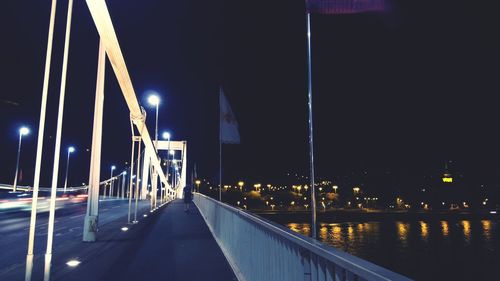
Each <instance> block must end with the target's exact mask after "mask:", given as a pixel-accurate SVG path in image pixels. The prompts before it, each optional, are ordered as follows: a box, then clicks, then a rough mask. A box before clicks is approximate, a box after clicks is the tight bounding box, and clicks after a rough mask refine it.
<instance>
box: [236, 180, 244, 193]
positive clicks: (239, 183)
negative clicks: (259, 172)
mask: <svg viewBox="0 0 500 281" xmlns="http://www.w3.org/2000/svg"><path fill="white" fill-rule="evenodd" d="M244 184H245V183H244V182H243V181H239V182H238V186H239V187H240V191H242V189H243V185H244Z"/></svg>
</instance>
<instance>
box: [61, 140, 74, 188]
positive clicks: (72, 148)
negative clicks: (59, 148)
mask: <svg viewBox="0 0 500 281" xmlns="http://www.w3.org/2000/svg"><path fill="white" fill-rule="evenodd" d="M73 152H75V148H74V147H72V146H70V147H68V157H67V158H66V179H65V180H64V193H66V188H67V187H68V170H69V155H70V154H71V153H73Z"/></svg>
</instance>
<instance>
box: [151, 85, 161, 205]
mask: <svg viewBox="0 0 500 281" xmlns="http://www.w3.org/2000/svg"><path fill="white" fill-rule="evenodd" d="M148 102H149V104H150V105H152V106H156V125H155V150H156V157H158V107H159V105H160V98H159V97H158V96H157V95H155V94H152V95H150V96H149V97H148ZM157 172H158V171H156V169H155V168H154V167H153V175H152V177H151V192H152V194H153V196H152V197H151V203H152V205H151V206H152V208H156V200H157V196H158V193H157V192H158V191H157V184H158V177H157V176H158V173H157Z"/></svg>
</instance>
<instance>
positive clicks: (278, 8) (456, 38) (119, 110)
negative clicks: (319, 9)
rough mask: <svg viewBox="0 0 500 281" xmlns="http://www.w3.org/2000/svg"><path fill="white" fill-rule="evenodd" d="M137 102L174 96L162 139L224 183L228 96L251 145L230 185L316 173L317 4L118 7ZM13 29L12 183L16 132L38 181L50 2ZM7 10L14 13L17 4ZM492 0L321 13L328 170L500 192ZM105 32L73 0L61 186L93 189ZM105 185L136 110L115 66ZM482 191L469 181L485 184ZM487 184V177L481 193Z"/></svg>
mask: <svg viewBox="0 0 500 281" xmlns="http://www.w3.org/2000/svg"><path fill="white" fill-rule="evenodd" d="M58 2H59V4H58V11H57V12H58V14H57V18H56V35H55V42H54V52H53V57H52V58H53V61H52V62H53V64H52V71H51V83H50V90H49V107H48V109H49V112H50V113H49V114H48V116H47V117H48V118H47V123H46V133H45V134H46V139H45V153H44V158H43V165H42V169H43V173H42V179H41V180H42V185H43V186H48V185H49V182H50V180H51V178H50V175H51V172H50V171H51V170H52V162H53V149H54V136H55V124H56V111H57V103H58V96H59V85H60V73H61V61H62V49H63V40H64V28H65V21H66V6H67V1H58ZM107 3H108V6H109V9H110V13H111V17H112V20H113V22H114V25H115V29H116V31H117V35H118V39H119V41H120V44H121V47H122V51H123V54H124V57H125V61H126V62H127V66H128V70H129V73H130V75H131V78H132V82H133V85H134V87H135V91H136V93H137V94H138V96H139V98H140V102H141V104H143V105H144V107H145V108H146V109H147V112H148V114H149V116H148V119H147V123H148V127H149V130H150V133H151V134H153V133H154V131H153V130H154V108H151V107H149V106H148V105H147V103H146V96H145V93H146V92H147V91H149V90H154V91H157V92H159V93H160V95H161V98H162V104H161V105H160V125H159V127H160V132H161V131H164V130H165V129H168V130H169V131H170V132H171V133H172V135H173V139H176V140H178V139H182V140H187V141H188V143H189V147H188V153H189V160H190V162H189V166H190V169H191V168H192V165H193V163H195V162H196V164H197V170H198V174H199V175H200V176H203V177H207V178H210V179H213V180H215V179H216V177H217V174H218V153H219V152H218V117H219V115H218V114H219V112H218V110H219V109H218V92H219V85H221V84H222V85H223V87H224V91H225V93H226V96H227V98H228V100H229V102H230V103H231V106H232V108H233V111H234V113H235V115H236V118H237V120H238V122H239V126H240V134H241V140H242V144H240V145H225V146H224V167H225V175H226V180H227V181H229V180H237V179H240V178H243V179H252V180H259V181H266V180H269V181H273V180H274V181H279V180H280V179H281V178H282V177H283V176H284V175H285V174H286V173H287V172H289V171H293V172H299V173H302V174H307V172H308V170H307V168H308V146H307V80H306V77H307V76H306V75H307V72H306V71H307V68H306V40H305V39H306V37H305V14H304V11H305V4H304V1H303V0H272V1H269V0H268V1H256V0H252V1H249V0H247V1H220V0H212V1H203V0H189V1H171V0H164V1H153V0H142V1H131V0H126V1H125V0H120V1H118V0H108V1H107ZM3 5H4V8H3V12H4V13H3V14H4V15H2V17H0V26H1V27H0V30H1V31H2V32H1V36H2V38H3V40H2V44H1V47H0V48H1V50H2V52H0V62H1V64H0V65H1V71H2V75H1V76H0V85H1V90H0V97H1V98H0V118H1V123H0V124H1V125H0V132H1V133H2V134H3V138H1V140H0V147H1V158H0V164H1V167H2V169H1V170H0V182H2V183H11V182H12V180H13V176H14V168H15V159H16V149H17V138H18V135H17V128H18V127H19V126H20V125H21V124H26V125H28V126H29V127H30V128H31V129H32V130H33V133H32V134H31V135H29V136H27V137H25V138H24V140H23V151H22V158H21V167H22V170H23V176H24V179H23V181H21V184H22V185H25V184H29V185H31V184H32V183H33V182H32V178H33V170H34V162H35V148H36V132H35V131H36V129H37V128H38V117H39V110H40V99H41V91H42V80H43V66H44V63H45V52H46V43H47V42H46V40H47V27H48V21H49V12H50V1H49V0H44V1H8V2H6V3H4V4H3ZM5 5H6V6H5ZM492 5H493V4H491V1H462V0H460V1H456V0H455V1H451V0H446V1H430V0H425V1H394V2H393V4H392V6H391V7H392V8H391V10H390V11H389V12H388V13H386V14H382V15H380V14H361V15H340V16H339V15H337V16H325V15H314V16H313V19H312V34H313V35H312V36H313V39H312V44H313V92H314V118H315V127H314V129H315V136H314V137H315V149H316V151H315V152H316V153H315V156H316V161H317V162H316V168H317V174H318V175H319V176H323V177H330V176H337V175H346V174H352V173H353V172H354V173H358V172H364V171H367V172H369V173H384V172H387V171H391V172H392V173H394V174H401V175H406V174H411V175H416V176H419V175H430V174H439V173H441V172H442V171H443V169H444V163H445V162H446V161H453V163H452V164H451V166H450V169H452V170H453V172H454V173H456V174H463V175H465V176H466V177H469V178H472V179H476V180H478V181H479V180H480V181H482V183H487V184H492V185H495V186H497V187H500V184H499V183H497V182H498V179H497V176H498V171H499V169H500V161H498V159H500V149H499V148H498V144H499V143H500V134H499V133H498V130H499V128H500V127H499V126H498V122H499V120H500V111H499V110H498V106H499V105H498V103H497V102H496V100H498V99H496V95H498V93H500V89H499V88H500V87H499V85H498V81H499V80H498V77H499V74H500V70H499V67H498V66H499V65H500V52H499V50H500V46H499V44H498V43H497V42H498V40H497V37H498V36H497V35H498V27H499V26H500V23H499V17H498V16H497V15H496V14H495V11H496V10H495V9H494V7H493V6H492ZM97 50H98V35H97V31H96V29H95V26H94V24H93V22H92V19H91V16H90V13H89V11H88V8H87V6H86V4H85V1H83V0H77V1H75V4H74V14H73V26H72V35H71V46H70V55H69V66H68V84H67V91H66V107H65V109H66V110H65V119H64V127H63V153H62V157H61V159H62V161H61V167H60V171H61V173H60V174H61V179H62V175H63V174H64V168H65V157H66V150H65V149H66V147H67V146H68V145H74V146H76V149H77V151H76V153H75V154H74V155H72V159H71V161H72V162H71V170H70V171H71V176H70V185H72V184H80V183H81V182H87V181H88V167H89V159H90V153H89V152H88V151H86V149H87V148H90V143H91V127H92V118H93V107H94V96H95V79H96V68H97ZM107 74H108V76H107V80H106V89H105V115H104V127H105V132H104V138H103V155H102V164H103V167H102V171H103V172H102V173H103V174H102V178H104V177H107V176H108V174H109V166H110V165H111V164H116V165H117V166H118V169H122V167H123V166H124V163H125V162H126V161H129V157H130V124H129V119H128V109H127V107H126V104H125V101H124V99H123V96H122V94H121V91H120V89H119V87H118V84H117V82H116V79H115V77H114V74H113V73H112V69H111V67H110V66H109V64H108V67H107ZM474 181H475V180H471V182H474ZM477 183H478V184H479V182H477Z"/></svg>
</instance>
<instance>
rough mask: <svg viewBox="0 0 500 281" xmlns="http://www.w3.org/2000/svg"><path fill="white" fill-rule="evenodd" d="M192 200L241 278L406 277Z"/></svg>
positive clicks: (230, 210)
mask: <svg viewBox="0 0 500 281" xmlns="http://www.w3.org/2000/svg"><path fill="white" fill-rule="evenodd" d="M194 202H195V204H196V206H197V207H198V209H199V210H200V212H201V214H202V216H203V218H204V219H205V221H206V223H207V225H208V227H209V228H210V231H211V232H212V234H213V235H214V237H215V239H216V241H217V243H218V244H219V246H220V248H221V249H222V251H223V253H224V255H225V256H226V258H227V259H228V261H229V263H230V265H231V267H232V268H233V271H234V272H235V274H236V275H237V277H238V279H239V280H240V281H253V280H255V281H263V280H287V281H288V280H297V281H298V280H300V281H304V280H306V281H309V280H311V281H313V280H314V281H316V280H318V281H319V280H321V281H323V280H325V281H326V280H328V281H340V280H342V281H344V280H346V281H347V280H348V281H355V280H357V281H362V280H401V281H406V280H411V279H408V278H407V277H404V276H402V275H400V274H397V273H395V272H392V271H390V270H388V269H385V268H383V267H380V266H378V265H375V264H373V263H370V262H368V261H365V260H363V259H360V258H357V257H355V256H352V255H350V254H348V253H345V252H343V251H340V250H337V249H335V248H332V247H329V246H327V245H325V244H323V243H321V242H319V241H316V240H314V239H312V238H309V237H306V236H303V235H301V234H298V233H295V232H293V231H291V230H289V229H287V228H286V227H284V226H281V225H278V224H275V223H273V222H270V221H268V220H265V219H263V218H260V217H258V216H256V215H253V214H250V213H248V212H246V211H244V210H240V209H237V208H234V207H232V206H229V205H227V204H223V203H220V202H218V201H216V200H214V199H212V198H209V197H207V196H204V195H201V194H195V196H194Z"/></svg>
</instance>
